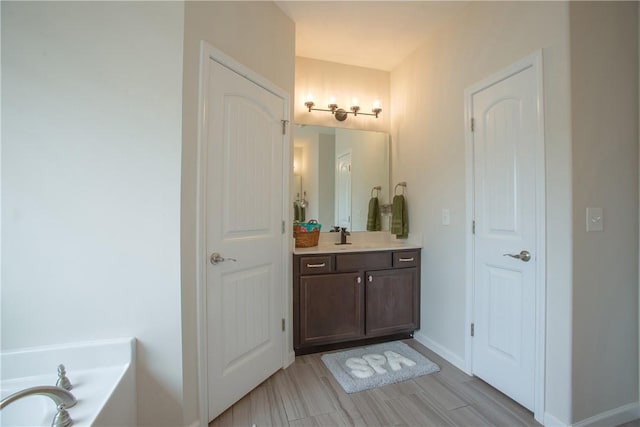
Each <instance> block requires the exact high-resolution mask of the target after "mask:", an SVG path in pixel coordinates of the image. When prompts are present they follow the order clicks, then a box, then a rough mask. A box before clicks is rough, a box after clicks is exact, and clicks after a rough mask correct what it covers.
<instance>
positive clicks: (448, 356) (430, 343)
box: [413, 331, 469, 374]
mask: <svg viewBox="0 0 640 427" xmlns="http://www.w3.org/2000/svg"><path fill="white" fill-rule="evenodd" d="M413 338H414V339H415V340H416V341H418V342H419V343H420V344H422V345H423V346H425V347H428V348H429V350H431V351H433V352H434V353H436V354H437V355H438V356H440V357H442V358H443V359H445V360H446V361H447V362H449V363H451V364H452V365H453V366H455V367H456V368H458V369H460V370H461V371H462V372H464V373H466V374H469V373H468V372H467V370H466V369H465V363H464V359H463V358H461V357H460V356H458V355H457V354H455V353H453V352H452V351H451V350H449V349H448V348H446V347H444V346H442V345H440V344H438V343H437V342H435V341H434V340H432V339H431V338H429V337H428V336H426V335H425V334H423V333H422V332H420V331H418V332H416V333H414V334H413Z"/></svg>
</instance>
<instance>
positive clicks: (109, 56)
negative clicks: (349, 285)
mask: <svg viewBox="0 0 640 427" xmlns="http://www.w3.org/2000/svg"><path fill="white" fill-rule="evenodd" d="M182 37H183V4H182V3H179V2H160V3H155V2H118V3H110V2H101V3H98V2H3V3H2V88H3V93H2V123H3V127H2V348H3V349H12V348H17V347H23V346H37V345H44V344H52V343H64V342H74V341H83V340H94V339H101V338H114V337H123V336H134V337H136V338H138V340H139V341H138V342H139V346H138V359H137V362H138V367H137V385H138V421H139V424H140V425H153V426H163V425H164V426H176V425H180V424H181V423H182V409H181V406H182V400H183V396H182V375H181V367H182V356H181V331H180V323H181V319H180V252H179V244H180V210H179V209H180V143H181V114H182V112H181V96H182V94H181V82H182ZM68 368H69V369H72V368H73V367H68Z"/></svg>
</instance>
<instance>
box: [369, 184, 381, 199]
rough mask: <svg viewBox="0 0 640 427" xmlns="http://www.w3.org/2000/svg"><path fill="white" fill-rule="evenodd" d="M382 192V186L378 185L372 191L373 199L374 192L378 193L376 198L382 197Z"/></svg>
mask: <svg viewBox="0 0 640 427" xmlns="http://www.w3.org/2000/svg"><path fill="white" fill-rule="evenodd" d="M380 190H382V186H380V185H376V186H375V187H373V188H372V189H371V197H373V192H374V191H375V192H376V197H378V196H379V195H380Z"/></svg>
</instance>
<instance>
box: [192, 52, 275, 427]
mask: <svg viewBox="0 0 640 427" xmlns="http://www.w3.org/2000/svg"><path fill="white" fill-rule="evenodd" d="M207 60H208V61H209V63H208V66H206V67H204V70H207V71H206V72H207V75H206V76H204V78H206V82H205V88H206V89H205V90H204V96H206V100H205V102H204V108H205V113H204V120H205V123H204V126H203V129H204V133H205V137H204V138H203V141H204V142H205V143H206V178H204V185H205V187H206V190H205V194H206V220H205V221H206V249H205V254H204V255H205V256H206V257H207V260H206V264H207V267H206V312H207V320H206V329H207V334H206V336H207V376H208V399H209V410H208V416H209V421H210V420H212V419H213V418H215V417H216V416H217V415H219V414H220V413H222V412H223V411H224V410H225V409H227V408H228V407H229V406H231V405H232V404H233V403H235V402H236V401H237V400H239V399H240V398H241V397H242V396H244V395H245V394H246V393H248V392H249V391H251V390H252V389H253V388H254V387H256V386H257V385H258V384H260V383H261V382H262V381H264V380H265V379H266V378H268V377H269V376H270V375H272V374H273V373H274V372H275V371H277V370H278V369H279V368H281V367H282V364H283V348H284V347H283V339H284V332H283V331H282V321H283V317H284V316H283V312H284V310H283V292H284V290H285V286H286V285H285V277H286V275H285V274H284V271H283V265H285V264H284V261H283V244H284V236H285V235H284V234H283V232H284V230H283V229H282V227H283V225H282V224H283V218H284V217H285V216H284V204H283V188H284V186H283V175H284V174H283V155H284V153H283V144H284V138H285V137H284V136H283V126H284V125H283V120H284V117H285V113H286V111H285V105H286V103H285V101H284V100H283V98H282V97H281V96H278V95H276V94H274V93H273V92H271V91H269V90H267V89H265V88H264V87H262V86H261V85H259V84H257V83H255V82H254V81H253V80H251V79H249V78H247V77H245V76H244V75H241V74H239V73H237V72H236V71H234V70H232V69H230V68H228V67H227V66H225V65H223V64H221V63H219V62H217V61H216V60H214V59H212V58H211V57H210V58H208V59H207ZM284 124H286V123H284Z"/></svg>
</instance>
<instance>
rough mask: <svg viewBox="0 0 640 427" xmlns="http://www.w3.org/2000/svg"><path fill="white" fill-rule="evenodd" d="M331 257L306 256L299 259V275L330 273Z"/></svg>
mask: <svg viewBox="0 0 640 427" xmlns="http://www.w3.org/2000/svg"><path fill="white" fill-rule="evenodd" d="M332 261H333V257H332V256H331V255H326V256H307V257H301V258H300V274H320V273H331V271H332V270H333V268H332V267H333V265H332Z"/></svg>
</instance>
